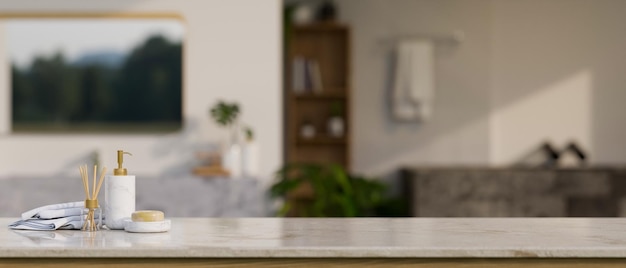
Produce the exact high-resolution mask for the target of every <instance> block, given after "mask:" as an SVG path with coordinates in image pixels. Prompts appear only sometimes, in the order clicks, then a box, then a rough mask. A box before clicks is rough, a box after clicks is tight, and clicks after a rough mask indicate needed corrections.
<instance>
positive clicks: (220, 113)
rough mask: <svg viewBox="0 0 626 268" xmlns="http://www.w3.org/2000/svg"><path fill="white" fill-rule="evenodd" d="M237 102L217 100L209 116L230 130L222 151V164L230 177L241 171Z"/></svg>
mask: <svg viewBox="0 0 626 268" xmlns="http://www.w3.org/2000/svg"><path fill="white" fill-rule="evenodd" d="M239 113H240V110H239V105H238V104H237V103H234V102H233V103H228V102H225V101H218V102H217V103H216V104H215V105H214V106H213V107H212V108H211V110H210V114H211V117H212V118H213V120H214V121H215V123H216V124H217V125H218V126H222V127H224V128H227V129H228V130H229V132H230V137H229V142H228V145H227V146H226V148H225V150H224V151H223V152H222V165H223V167H224V168H225V169H226V170H228V171H229V172H230V175H231V176H232V177H239V176H240V175H241V171H242V161H241V158H242V156H241V154H242V152H241V146H240V144H239V122H238V119H237V118H238V116H239Z"/></svg>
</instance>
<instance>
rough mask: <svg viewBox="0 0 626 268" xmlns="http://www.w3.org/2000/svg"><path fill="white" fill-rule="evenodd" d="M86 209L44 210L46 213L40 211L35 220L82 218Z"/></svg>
mask: <svg viewBox="0 0 626 268" xmlns="http://www.w3.org/2000/svg"><path fill="white" fill-rule="evenodd" d="M84 209H85V208H84V206H83V207H78V208H63V209H50V210H44V211H40V212H39V213H37V214H36V215H35V216H34V217H33V218H38V219H44V220H49V219H56V218H63V217H70V216H80V215H82V213H83V210H84Z"/></svg>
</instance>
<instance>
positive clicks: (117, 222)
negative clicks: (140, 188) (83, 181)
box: [104, 150, 135, 230]
mask: <svg viewBox="0 0 626 268" xmlns="http://www.w3.org/2000/svg"><path fill="white" fill-rule="evenodd" d="M124 154H128V155H132V154H130V153H129V152H124V151H123V150H118V151H117V168H116V169H114V170H113V175H108V176H107V177H106V179H105V180H104V223H105V225H106V226H107V227H108V228H109V229H113V230H120V229H124V221H126V220H127V219H130V217H131V215H132V214H133V212H135V176H133V175H128V171H127V170H126V169H125V168H123V167H122V163H123V162H124Z"/></svg>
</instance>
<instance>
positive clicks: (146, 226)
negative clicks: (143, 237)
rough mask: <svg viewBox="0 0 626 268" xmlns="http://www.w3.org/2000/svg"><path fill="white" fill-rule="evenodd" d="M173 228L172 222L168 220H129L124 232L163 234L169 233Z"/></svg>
mask: <svg viewBox="0 0 626 268" xmlns="http://www.w3.org/2000/svg"><path fill="white" fill-rule="evenodd" d="M171 227H172V221H170V220H168V219H165V220H163V221H152V222H147V221H131V220H127V221H126V222H125V224H124V231H126V232H130V233H162V232H167V231H169V230H170V228H171Z"/></svg>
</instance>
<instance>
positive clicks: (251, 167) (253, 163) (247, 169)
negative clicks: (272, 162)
mask: <svg viewBox="0 0 626 268" xmlns="http://www.w3.org/2000/svg"><path fill="white" fill-rule="evenodd" d="M242 149H243V152H242V154H241V162H242V163H241V164H242V173H243V174H242V175H243V176H244V177H246V178H255V177H258V176H259V168H260V165H259V145H258V144H257V143H256V142H254V141H249V142H246V143H245V144H244V146H243V148H242Z"/></svg>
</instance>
